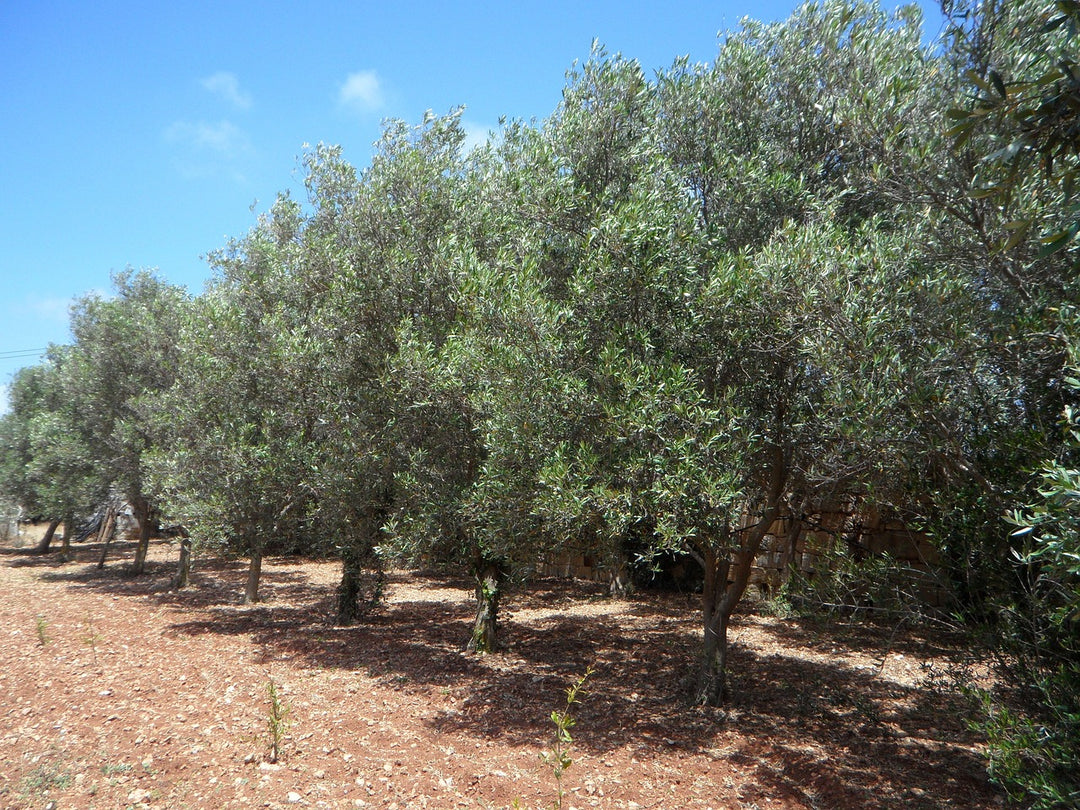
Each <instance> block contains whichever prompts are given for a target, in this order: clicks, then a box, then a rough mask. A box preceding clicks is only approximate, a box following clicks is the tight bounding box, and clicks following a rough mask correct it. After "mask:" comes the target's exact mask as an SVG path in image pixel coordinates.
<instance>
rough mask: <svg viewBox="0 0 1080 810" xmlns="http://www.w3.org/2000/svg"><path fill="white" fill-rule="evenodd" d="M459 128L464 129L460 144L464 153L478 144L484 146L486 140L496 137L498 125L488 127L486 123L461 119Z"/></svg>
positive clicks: (492, 139)
mask: <svg viewBox="0 0 1080 810" xmlns="http://www.w3.org/2000/svg"><path fill="white" fill-rule="evenodd" d="M461 128H462V129H463V130H464V131H465V142H464V143H462V145H461V151H462V152H464V153H468V152H471V151H472V150H473V149H476V148H477V147H479V146H484V145H485V144H486V143H488V141H494V140H495V139H497V138H498V133H499V129H498V127H489V126H487V125H486V124H479V123H477V122H475V121H466V120H464V119H462V121H461Z"/></svg>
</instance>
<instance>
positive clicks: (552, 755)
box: [540, 666, 595, 810]
mask: <svg viewBox="0 0 1080 810" xmlns="http://www.w3.org/2000/svg"><path fill="white" fill-rule="evenodd" d="M594 671H595V670H594V669H593V668H592V667H591V666H590V667H589V668H588V669H587V670H585V674H584V675H582V676H581V677H580V678H578V679H577V680H576V681H574V683H573V684H571V685H570V686H569V687H568V688H567V690H566V708H565V709H563V710H562V711H559V710H557V709H556V710H554V711H552V713H551V722H552V723H554V724H555V736H554V738H553V740H552V745H551V750H550V751H546V752H544V753H543V754H541V755H540V760H541V761H542V762H543V763H544V764H545V765H547V766H548V767H549V768H551V773H552V775H553V776H554V777H555V784H556V797H555V801H554V802H553V803H552V805H551V806H552V807H553V808H555V810H562V808H563V798H564V797H565V791H564V790H563V781H562V779H563V774H564V773H566V771H567V770H568V769H569V767H570V766H571V765H573V764H574V760H573V759H572V758H571V757H570V749H571V748H572V747H573V744H574V738H573V737H572V736H571V734H570V730H571V729H572V728H573V727H574V726H575V725H577V721H576V720H575V719H574V716H573V714H572V713H571V710H572V709H573V707H574V704H576V703H578V702H579V701H580V697H579V696H581V695H584V694H585V690H584V687H585V682H586V681H587V680H588V679H589V677H590V676H591V675H592V674H593V672H594Z"/></svg>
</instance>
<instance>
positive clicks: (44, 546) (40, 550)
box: [34, 520, 60, 554]
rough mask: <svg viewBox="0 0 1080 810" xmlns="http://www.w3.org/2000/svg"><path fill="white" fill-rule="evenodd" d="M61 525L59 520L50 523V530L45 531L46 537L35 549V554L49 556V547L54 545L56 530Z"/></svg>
mask: <svg viewBox="0 0 1080 810" xmlns="http://www.w3.org/2000/svg"><path fill="white" fill-rule="evenodd" d="M59 525H60V521H59V520H54V521H51V522H50V523H49V528H47V529H46V530H45V535H44V536H43V537H42V538H41V542H40V543H38V544H37V547H36V548H34V553H35V554H48V553H49V546H50V545H52V541H53V536H54V535H55V534H56V528H57V526H59Z"/></svg>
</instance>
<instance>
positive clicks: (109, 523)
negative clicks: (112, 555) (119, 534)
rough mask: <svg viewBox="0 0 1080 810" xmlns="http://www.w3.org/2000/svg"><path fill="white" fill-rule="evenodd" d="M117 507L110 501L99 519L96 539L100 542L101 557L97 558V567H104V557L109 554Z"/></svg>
mask: <svg viewBox="0 0 1080 810" xmlns="http://www.w3.org/2000/svg"><path fill="white" fill-rule="evenodd" d="M118 511H119V510H118V508H117V506H116V504H115V503H113V502H111V501H110V503H109V505H108V506H107V507H106V508H105V516H104V517H103V518H102V519H101V528H100V529H99V530H98V541H99V542H101V543H102V546H101V559H99V560H98V564H97V567H98V568H104V567H105V558H106V556H108V554H109V544H110V543H111V542H112V539H113V535H114V534H115V533H116V514H117V512H118Z"/></svg>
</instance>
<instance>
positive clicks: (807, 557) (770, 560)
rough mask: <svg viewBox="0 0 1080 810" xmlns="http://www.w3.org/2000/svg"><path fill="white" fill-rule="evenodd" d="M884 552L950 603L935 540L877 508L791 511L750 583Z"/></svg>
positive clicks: (578, 563)
mask: <svg viewBox="0 0 1080 810" xmlns="http://www.w3.org/2000/svg"><path fill="white" fill-rule="evenodd" d="M880 555H888V556H889V557H892V558H893V559H894V560H896V561H897V562H898V563H900V567H901V568H909V569H910V571H911V576H912V591H913V592H914V593H916V594H917V597H918V598H919V600H920V601H921V602H923V603H924V604H926V605H929V606H933V607H940V606H942V605H944V604H945V603H946V601H947V598H948V593H947V591H946V589H945V588H944V587H943V586H942V584H941V582H940V577H937V576H935V573H936V568H937V565H938V563H939V561H940V557H939V555H938V553H937V550H936V549H935V548H934V546H933V544H932V543H931V542H930V539H929V538H928V537H926V536H925V535H923V534H921V533H919V532H916V531H913V530H912V529H910V528H909V527H907V526H905V525H904V524H903V523H902V522H901V521H898V520H894V519H889V518H885V517H883V516H882V515H880V514H879V513H878V512H876V511H874V510H865V511H855V510H853V509H844V508H835V509H831V510H829V511H827V512H820V513H817V514H814V515H808V516H803V517H802V519H795V518H794V517H792V516H790V515H788V516H785V517H783V518H780V519H779V520H777V521H776V522H775V523H774V524H773V526H772V528H771V531H770V533H769V534H768V535H766V537H765V541H764V542H763V544H762V550H761V553H760V554H759V555H758V557H757V559H756V560H755V567H754V570H753V572H752V573H751V577H750V582H751V584H754V585H757V586H758V587H759V588H761V589H762V590H763V591H768V590H775V589H776V588H779V587H780V586H781V585H782V584H783V583H784V582H786V581H787V579H788V578H789V577H790V576H791V575H792V573H793V572H796V571H797V572H799V573H800V574H801V575H802V576H804V577H807V578H813V577H814V576H816V575H817V574H818V573H820V572H823V571H824V570H826V569H827V567H828V566H829V565H831V564H832V563H831V561H832V560H835V559H837V558H838V557H840V556H847V557H850V558H852V559H854V560H856V561H858V560H862V559H867V558H870V557H876V556H880ZM688 564H689V565H694V563H693V562H689V561H688ZM537 573H538V574H539V575H540V576H546V577H562V578H577V579H585V580H589V581H593V582H610V581H612V578H613V577H614V576H615V574H616V571H615V570H614V563H613V562H612V561H604V560H601V559H600V558H598V557H597V556H595V555H593V554H589V553H587V552H584V551H582V550H580V549H577V550H575V549H569V550H566V551H564V552H563V553H562V554H560V555H558V556H556V557H553V558H552V559H550V560H549V561H547V562H545V563H543V564H541V565H540V566H539V568H538V570H537Z"/></svg>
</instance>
